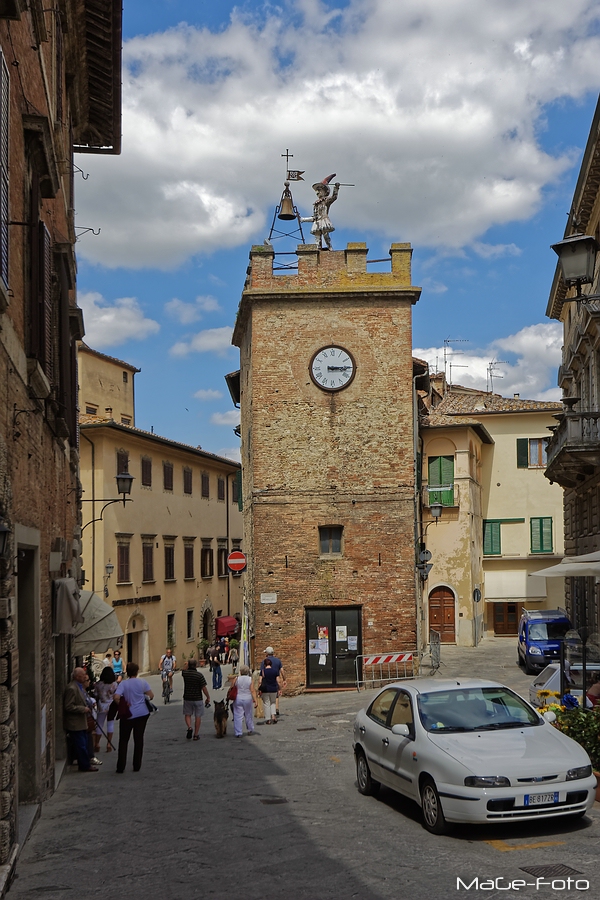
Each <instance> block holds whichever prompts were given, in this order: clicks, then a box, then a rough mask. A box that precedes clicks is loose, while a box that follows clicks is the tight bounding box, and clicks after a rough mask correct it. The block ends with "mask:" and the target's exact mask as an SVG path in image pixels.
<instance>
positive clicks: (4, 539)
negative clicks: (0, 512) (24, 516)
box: [0, 519, 12, 559]
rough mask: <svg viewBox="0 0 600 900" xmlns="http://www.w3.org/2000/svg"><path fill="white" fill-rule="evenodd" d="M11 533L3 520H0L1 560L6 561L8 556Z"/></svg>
mask: <svg viewBox="0 0 600 900" xmlns="http://www.w3.org/2000/svg"><path fill="white" fill-rule="evenodd" d="M11 533H12V532H11V530H10V528H9V527H8V525H7V524H6V522H5V521H4V519H0V557H1V558H2V559H6V558H7V556H8V555H9V551H10V535H11Z"/></svg>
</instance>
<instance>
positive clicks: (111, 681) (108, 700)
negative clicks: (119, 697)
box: [94, 666, 117, 753]
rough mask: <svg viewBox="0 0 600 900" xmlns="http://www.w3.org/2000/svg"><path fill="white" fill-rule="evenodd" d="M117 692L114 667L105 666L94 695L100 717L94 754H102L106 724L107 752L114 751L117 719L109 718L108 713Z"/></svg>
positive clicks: (95, 737)
mask: <svg viewBox="0 0 600 900" xmlns="http://www.w3.org/2000/svg"><path fill="white" fill-rule="evenodd" d="M116 690H117V678H116V676H115V673H114V672H113V668H112V666H105V667H104V668H103V669H102V672H101V673H100V678H99V679H98V681H97V682H96V684H95V685H94V693H95V695H96V701H97V703H98V715H97V716H96V729H95V734H94V753H99V752H100V738H101V737H102V734H103V733H104V732H103V728H104V725H105V724H106V739H107V745H106V752H107V753H110V752H111V750H113V749H114V747H113V745H112V736H113V733H114V730H115V717H114V715H113V717H112V718H107V717H108V712H109V710H110V708H111V706H112V705H113V698H114V696H115V691H116Z"/></svg>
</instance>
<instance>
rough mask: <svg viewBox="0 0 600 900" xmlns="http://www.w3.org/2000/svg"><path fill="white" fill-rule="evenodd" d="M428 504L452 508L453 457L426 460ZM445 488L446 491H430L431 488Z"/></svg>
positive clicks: (437, 457)
mask: <svg viewBox="0 0 600 900" xmlns="http://www.w3.org/2000/svg"><path fill="white" fill-rule="evenodd" d="M427 468H428V477H427V480H428V483H429V488H430V490H429V503H430V505H431V504H432V503H441V504H442V506H454V457H453V456H430V457H429V458H428V460H427ZM438 486H439V487H445V488H446V490H440V491H432V490H431V488H435V487H438Z"/></svg>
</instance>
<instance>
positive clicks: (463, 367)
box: [448, 360, 469, 387]
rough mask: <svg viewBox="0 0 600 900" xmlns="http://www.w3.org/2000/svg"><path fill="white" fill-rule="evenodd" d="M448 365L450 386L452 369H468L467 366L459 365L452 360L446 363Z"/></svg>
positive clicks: (450, 383)
mask: <svg viewBox="0 0 600 900" xmlns="http://www.w3.org/2000/svg"><path fill="white" fill-rule="evenodd" d="M448 367H449V369H450V382H449V385H450V387H452V369H468V368H469V367H468V366H459V364H458V363H453V362H452V360H450V362H449V363H448Z"/></svg>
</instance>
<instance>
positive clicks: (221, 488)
mask: <svg viewBox="0 0 600 900" xmlns="http://www.w3.org/2000/svg"><path fill="white" fill-rule="evenodd" d="M224 499H225V479H224V478H219V479H218V480H217V500H224Z"/></svg>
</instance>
